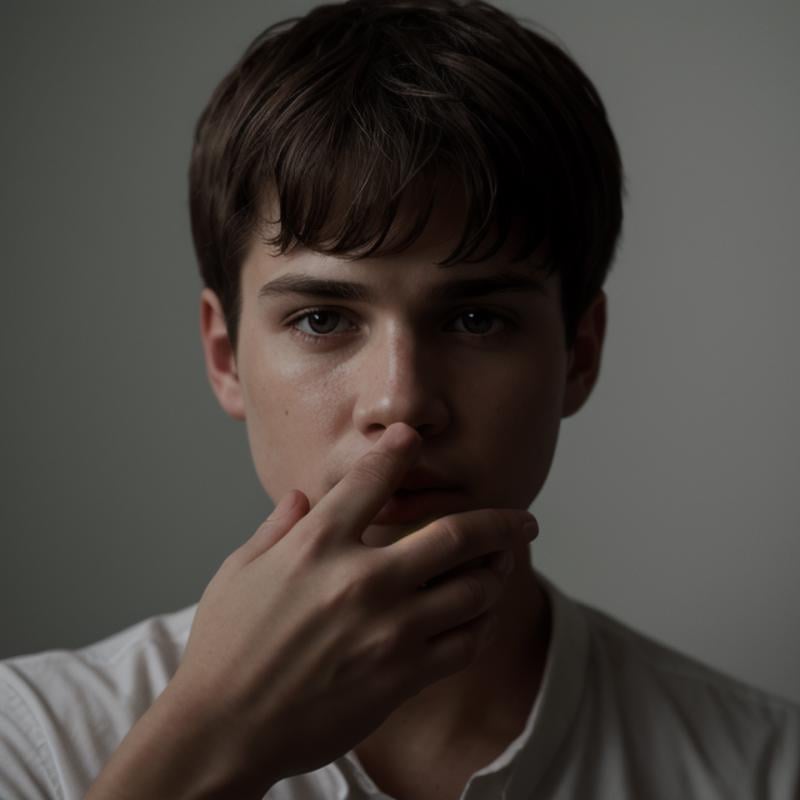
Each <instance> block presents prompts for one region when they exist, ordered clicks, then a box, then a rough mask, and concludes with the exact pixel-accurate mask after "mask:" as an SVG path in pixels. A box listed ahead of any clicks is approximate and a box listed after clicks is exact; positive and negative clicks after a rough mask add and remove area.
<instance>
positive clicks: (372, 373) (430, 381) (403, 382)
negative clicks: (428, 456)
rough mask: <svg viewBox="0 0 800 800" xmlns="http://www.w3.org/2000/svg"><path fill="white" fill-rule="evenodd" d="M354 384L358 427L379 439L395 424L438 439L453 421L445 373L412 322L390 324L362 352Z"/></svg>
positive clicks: (367, 434) (355, 412) (370, 436)
mask: <svg viewBox="0 0 800 800" xmlns="http://www.w3.org/2000/svg"><path fill="white" fill-rule="evenodd" d="M360 356H361V358H360V360H359V363H358V365H357V369H356V378H355V381H354V387H355V389H354V391H355V393H356V396H355V404H354V409H353V414H354V424H355V425H356V427H357V428H358V429H359V430H360V431H361V432H362V433H363V434H364V435H365V436H366V437H367V438H369V439H377V438H378V437H379V436H380V434H381V433H383V431H384V430H386V428H388V427H389V426H390V425H391V424H392V423H394V422H405V423H406V424H407V425H410V426H412V427H413V428H415V429H416V430H417V432H418V433H419V434H420V435H421V436H426V437H430V436H436V435H438V434H440V433H441V432H442V431H443V430H444V429H445V428H446V427H447V424H448V421H449V418H450V410H449V405H448V401H447V395H446V392H447V383H448V380H447V375H446V374H444V373H443V371H442V369H441V359H438V360H439V362H440V363H439V364H438V365H437V363H436V362H437V357H436V353H435V352H434V349H433V348H431V347H430V345H429V344H428V346H426V342H425V341H424V338H423V337H422V336H421V334H420V332H415V331H414V329H413V327H412V326H411V325H410V324H408V323H401V322H397V321H392V322H388V323H386V324H385V325H383V326H382V328H381V329H380V330H379V331H376V333H375V335H374V336H373V337H372V340H371V341H370V342H368V343H367V344H366V345H365V347H364V348H363V349H362V351H361V353H360Z"/></svg>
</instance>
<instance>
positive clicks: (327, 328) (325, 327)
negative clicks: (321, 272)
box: [286, 307, 512, 344]
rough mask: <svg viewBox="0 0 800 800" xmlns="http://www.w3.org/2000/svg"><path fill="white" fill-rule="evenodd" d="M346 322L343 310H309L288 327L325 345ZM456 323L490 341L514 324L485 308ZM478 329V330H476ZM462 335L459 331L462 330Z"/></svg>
mask: <svg viewBox="0 0 800 800" xmlns="http://www.w3.org/2000/svg"><path fill="white" fill-rule="evenodd" d="M343 319H345V315H344V314H343V313H342V312H341V311H337V310H336V309H333V308H324V307H320V308H310V309H308V310H306V311H304V312H303V313H301V314H298V315H297V316H296V317H294V318H292V319H290V320H289V321H288V322H287V323H286V325H287V326H288V327H289V329H290V330H291V332H292V333H293V334H294V335H295V336H299V337H300V338H301V339H304V340H305V341H307V342H311V343H312V344H319V343H322V342H323V341H324V340H326V339H333V338H335V337H336V336H340V335H342V334H343V333H346V332H347V331H342V330H340V331H338V332H337V330H336V329H337V328H338V327H339V323H340V322H341V321H342V320H343ZM455 319H456V321H458V320H461V319H464V320H465V321H466V324H465V326H464V327H465V330H466V336H467V337H469V338H472V339H488V338H489V337H491V336H496V335H499V334H501V333H505V332H506V331H507V330H508V329H509V328H510V327H511V326H512V323H511V321H510V320H509V319H507V318H506V317H504V316H503V315H501V314H497V313H495V312H493V311H490V310H488V309H484V308H470V309H465V310H463V311H461V312H459V314H458V315H457V316H456V317H455ZM496 322H501V323H502V325H501V327H500V330H491V328H492V324H494V323H496ZM301 324H307V325H308V328H309V330H302V329H301V328H300V327H299V326H300V325H301ZM476 328H477V330H475V329H476ZM459 332H460V331H459Z"/></svg>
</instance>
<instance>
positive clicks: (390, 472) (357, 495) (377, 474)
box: [309, 422, 422, 542]
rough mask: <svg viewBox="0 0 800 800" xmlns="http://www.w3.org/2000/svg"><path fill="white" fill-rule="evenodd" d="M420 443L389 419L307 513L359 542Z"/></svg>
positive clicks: (330, 531)
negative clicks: (357, 457)
mask: <svg viewBox="0 0 800 800" xmlns="http://www.w3.org/2000/svg"><path fill="white" fill-rule="evenodd" d="M421 445H422V437H421V436H420V435H419V434H418V433H417V432H416V431H415V430H414V429H413V428H412V427H411V426H410V425H406V424H405V423H403V422H395V423H393V424H392V425H390V426H389V427H388V428H387V429H386V430H385V431H384V433H383V436H381V438H380V439H379V440H378V441H377V442H376V443H375V445H374V446H373V447H372V449H370V450H369V451H367V452H366V453H365V454H364V455H363V456H361V458H360V459H359V460H358V461H356V463H355V464H354V465H353V467H352V468H351V469H350V470H349V471H348V472H347V473H346V474H345V476H344V477H343V478H342V479H341V480H340V481H339V482H338V483H337V484H336V486H334V487H333V488H332V489H331V490H330V491H329V492H328V493H327V494H326V495H325V496H324V497H323V498H322V499H321V500H320V501H319V502H318V503H317V505H316V506H315V507H314V509H313V511H312V512H311V514H313V515H314V517H315V518H318V519H319V520H322V521H324V522H325V523H326V524H325V529H326V531H327V532H328V534H329V535H332V536H341V537H342V538H347V539H353V540H356V541H358V542H361V535H362V533H363V532H364V529H365V528H366V527H367V525H368V524H369V523H370V522H371V521H372V519H373V518H374V517H375V515H376V514H377V513H378V512H379V511H380V510H381V508H383V506H384V505H385V503H386V502H387V500H388V499H389V498H390V497H391V495H392V493H393V492H394V491H395V489H397V487H398V486H399V485H400V483H401V481H402V480H403V477H404V476H405V474H406V472H407V471H408V470H409V469H410V468H411V467H412V466H413V465H414V463H415V462H416V461H417V459H418V458H419V455H420V447H421ZM310 518H311V515H309V519H310Z"/></svg>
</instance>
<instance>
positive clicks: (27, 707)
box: [0, 606, 196, 797]
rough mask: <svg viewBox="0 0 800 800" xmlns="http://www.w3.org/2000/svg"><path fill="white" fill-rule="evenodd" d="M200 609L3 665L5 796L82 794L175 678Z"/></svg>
mask: <svg viewBox="0 0 800 800" xmlns="http://www.w3.org/2000/svg"><path fill="white" fill-rule="evenodd" d="M195 608H196V607H195V606H191V607H189V608H185V609H183V610H181V611H176V612H173V613H170V614H163V615H159V616H154V617H150V618H149V619H146V620H144V621H142V622H139V623H137V624H135V625H132V626H131V627H129V628H126V629H125V630H122V631H120V632H118V633H115V634H114V635H112V636H109V637H107V638H105V639H102V640H100V641H98V642H95V643H93V644H91V645H89V646H87V647H83V648H80V649H76V650H49V651H45V652H41V653H35V654H31V655H24V656H18V657H15V658H9V659H6V660H4V661H0V765H2V766H0V789H4V790H6V791H9V792H10V791H12V789H13V790H14V791H16V792H17V793H18V794H17V795H11V796H26V797H27V796H31V797H35V796H52V794H53V793H55V796H61V789H57V788H56V785H55V784H58V783H66V784H67V785H69V786H71V787H74V791H76V792H80V791H84V790H85V788H86V786H88V785H89V784H90V783H91V781H92V780H93V778H94V775H95V774H96V773H97V772H98V771H99V769H100V767H101V766H102V764H103V763H105V761H106V760H107V759H108V757H109V756H110V755H111V753H112V752H113V751H114V749H116V747H117V745H118V744H119V742H120V741H121V740H122V738H123V737H124V736H125V734H126V733H127V732H128V730H129V729H130V728H131V727H132V725H133V724H134V723H135V722H136V720H137V719H138V718H139V717H140V716H141V715H142V714H143V713H144V712H145V711H146V710H147V708H148V707H149V706H150V705H152V703H153V701H154V700H155V699H156V697H158V695H159V694H160V693H161V692H162V691H163V690H164V688H165V687H166V685H167V683H168V682H169V681H170V679H171V677H172V675H174V673H175V670H176V669H177V667H178V664H179V663H180V659H181V656H182V654H183V649H184V647H185V644H186V639H187V638H188V634H189V630H190V628H191V623H192V620H193V618H194V611H195ZM6 765H7V766H6ZM12 773H14V774H12ZM26 776H27V777H26ZM56 776H58V781H57V780H56ZM12 780H13V781H17V782H19V781H34V780H35V781H36V785H39V784H41V785H42V786H47V787H48V789H49V791H47V792H44V791H43V792H42V793H41V795H40V794H39V791H38V790H37V791H36V792H34V789H33V784H32V783H31V784H30V785H29V784H27V783H26V784H25V787H26V791H25V792H23V793H22V794H20V793H19V792H21V790H22V788H23V787H22V785H18V784H17V783H14V784H13V785H11V786H9V785H8V784H9V783H10V782H11V781H12ZM68 793H69V792H68ZM0 794H2V792H0Z"/></svg>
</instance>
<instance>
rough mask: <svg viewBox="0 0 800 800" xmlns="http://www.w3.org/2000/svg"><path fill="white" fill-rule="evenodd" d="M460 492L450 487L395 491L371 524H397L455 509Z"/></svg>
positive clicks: (442, 514)
mask: <svg viewBox="0 0 800 800" xmlns="http://www.w3.org/2000/svg"><path fill="white" fill-rule="evenodd" d="M460 495H461V492H459V491H458V490H456V489H452V488H444V487H442V488H432V489H417V490H414V491H402V488H401V489H400V490H398V491H397V492H395V493H394V494H393V495H392V496H391V497H390V498H389V500H388V501H387V502H386V504H385V505H384V506H383V508H382V509H381V510H380V511H379V512H378V513H377V515H376V516H375V517H374V518H373V520H372V523H371V524H373V525H398V524H402V523H408V522H415V521H417V520H421V519H423V518H425V517H429V518H435V517H437V516H444V515H445V514H448V513H453V512H454V511H455V510H456V504H457V503H458V500H459V497H460Z"/></svg>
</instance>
